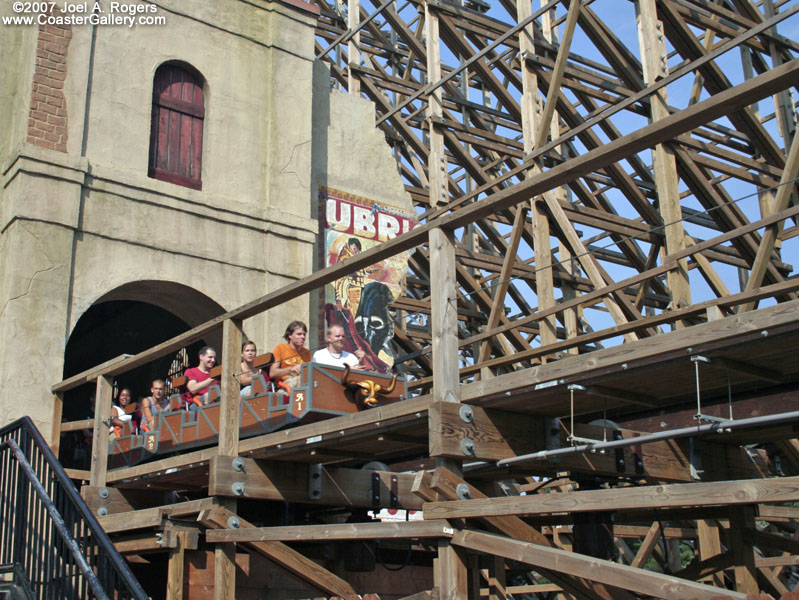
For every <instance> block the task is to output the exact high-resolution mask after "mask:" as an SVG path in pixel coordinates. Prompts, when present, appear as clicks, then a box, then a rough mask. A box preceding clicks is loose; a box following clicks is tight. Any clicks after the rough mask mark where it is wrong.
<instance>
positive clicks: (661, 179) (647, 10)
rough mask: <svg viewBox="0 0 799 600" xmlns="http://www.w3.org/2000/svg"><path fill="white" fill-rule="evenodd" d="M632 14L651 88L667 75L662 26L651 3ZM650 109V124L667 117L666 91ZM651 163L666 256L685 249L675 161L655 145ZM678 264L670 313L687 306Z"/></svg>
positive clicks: (683, 266)
mask: <svg viewBox="0 0 799 600" xmlns="http://www.w3.org/2000/svg"><path fill="white" fill-rule="evenodd" d="M636 12H637V17H638V40H639V44H640V46H641V59H642V63H643V68H644V81H645V83H646V84H647V85H651V84H653V83H655V82H656V80H657V79H659V78H661V77H666V76H667V75H668V57H667V54H666V42H665V34H664V32H663V24H662V23H661V22H659V21H658V20H657V9H656V6H655V0H638V3H637V4H636ZM650 106H651V111H652V114H651V118H652V122H656V121H659V120H661V119H664V118H666V117H667V116H669V108H668V97H667V95H666V88H661V89H660V90H658V91H657V92H655V93H654V94H652V96H651V102H650ZM652 162H653V165H654V171H655V189H656V192H657V197H658V205H659V208H660V216H661V218H662V219H663V223H664V225H665V226H666V227H665V233H666V246H665V249H666V254H674V253H675V252H679V251H680V250H682V249H683V248H684V247H685V231H684V229H683V225H682V207H681V206H680V193H679V189H678V182H677V161H676V160H675V158H674V153H673V152H672V150H671V149H670V148H669V147H667V146H666V145H664V144H658V145H657V146H655V148H654V150H653V151H652ZM678 265H679V268H677V269H674V270H671V271H669V272H668V273H667V275H666V280H667V282H668V286H669V292H670V294H671V308H672V310H676V309H678V308H681V307H683V306H690V304H691V286H690V282H689V280H688V260H687V259H685V258H684V259H681V260H680V261H679V262H678ZM682 326H683V323H682V322H681V321H679V322H678V323H677V327H682Z"/></svg>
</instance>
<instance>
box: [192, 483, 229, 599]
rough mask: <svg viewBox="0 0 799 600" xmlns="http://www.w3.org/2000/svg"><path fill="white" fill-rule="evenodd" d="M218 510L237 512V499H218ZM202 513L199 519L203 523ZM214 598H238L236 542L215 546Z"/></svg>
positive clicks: (227, 512)
mask: <svg viewBox="0 0 799 600" xmlns="http://www.w3.org/2000/svg"><path fill="white" fill-rule="evenodd" d="M217 503H218V505H217V507H216V508H215V509H210V510H217V511H222V510H224V511H225V514H235V511H236V505H237V502H236V500H233V499H231V498H219V499H217ZM203 514H205V512H203V513H200V515H199V516H198V517H197V521H199V522H200V523H202V524H203V525H206V527H207V524H206V523H205V522H204V521H203V519H202V516H203ZM214 600H236V545H235V544H225V543H221V544H216V545H215V546H214Z"/></svg>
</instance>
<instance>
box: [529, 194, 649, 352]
mask: <svg viewBox="0 0 799 600" xmlns="http://www.w3.org/2000/svg"><path fill="white" fill-rule="evenodd" d="M544 198H545V202H546V205H547V207H548V208H549V212H550V214H551V215H552V217H553V218H554V219H555V222H556V223H557V224H558V227H559V228H560V230H561V232H562V233H563V235H564V236H565V237H566V240H567V241H568V243H569V246H570V249H571V251H572V252H573V253H574V254H576V255H577V260H578V261H580V264H581V265H582V267H583V269H584V270H585V272H586V274H587V275H588V278H589V279H590V280H591V283H593V284H594V287H595V288H596V289H597V290H601V289H603V288H606V287H607V286H608V278H607V277H606V274H605V273H603V272H602V270H601V268H600V267H599V264H598V263H597V260H596V258H595V257H594V255H593V254H592V253H590V252H588V249H587V248H586V247H585V246H584V245H583V242H582V240H581V239H580V236H579V235H578V234H577V231H576V230H575V229H574V225H573V224H572V223H571V222H570V221H569V219H568V217H567V216H566V213H565V212H564V211H563V208H562V207H561V205H560V203H559V202H558V201H557V199H555V198H554V197H553V196H551V195H547V194H545V195H544ZM612 296H613V297H611V296H606V297H605V298H603V300H604V302H605V306H606V307H607V308H608V311H609V312H610V314H611V316H612V317H613V320H614V321H616V323H617V324H618V325H624V324H626V323H627V322H628V321H629V320H630V319H628V317H627V315H625V313H624V311H623V310H622V308H621V306H620V304H621V305H626V307H627V309H628V313H629V314H630V316H631V317H632V316H633V315H632V313H633V312H635V313H638V315H637V316H636V317H635V318H638V317H640V314H641V313H640V312H638V311H636V310H635V308H634V307H633V306H632V304H631V303H630V301H629V299H628V298H627V297H626V296H625V295H624V294H620V293H618V292H615V293H612ZM626 337H627V338H628V340H629V341H634V340H637V339H638V335H637V334H635V333H632V332H631V333H629V334H628V335H627V336H626Z"/></svg>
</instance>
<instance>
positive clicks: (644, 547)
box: [630, 522, 662, 568]
mask: <svg viewBox="0 0 799 600" xmlns="http://www.w3.org/2000/svg"><path fill="white" fill-rule="evenodd" d="M661 537H662V535H661V529H660V523H658V522H656V523H652V526H651V527H650V528H649V531H647V532H646V535H645V536H644V541H643V542H641V546H640V547H639V548H638V552H637V553H636V555H635V557H634V558H633V560H632V562H631V563H630V566H631V567H636V568H640V567H642V566H644V565H645V564H646V561H648V560H649V557H650V556H652V551H653V550H654V549H655V546H656V545H657V543H658V542H659V541H660V539H661Z"/></svg>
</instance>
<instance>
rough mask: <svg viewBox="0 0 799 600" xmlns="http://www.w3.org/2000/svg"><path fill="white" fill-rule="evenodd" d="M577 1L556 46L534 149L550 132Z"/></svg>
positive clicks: (577, 9) (577, 7)
mask: <svg viewBox="0 0 799 600" xmlns="http://www.w3.org/2000/svg"><path fill="white" fill-rule="evenodd" d="M581 4H582V3H581V2H579V1H576V2H570V3H569V11H568V14H567V15H566V25H564V27H563V38H561V40H560V44H559V46H558V56H557V58H556V59H555V68H554V69H553V71H552V77H551V79H550V82H549V93H548V94H547V102H546V104H545V105H544V113H543V114H542V115H541V122H540V123H539V124H538V133H537V135H536V138H535V147H536V148H540V147H541V146H543V145H544V142H546V140H547V136H548V135H549V131H550V126H549V124H550V122H551V121H552V117H553V115H554V114H555V107H556V106H557V99H558V95H559V94H560V84H561V83H562V82H563V73H564V71H565V69H566V61H567V60H568V58H569V50H570V49H571V42H572V37H573V36H574V29H575V27H576V26H577V19H578V17H579V16H580V5H581Z"/></svg>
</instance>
